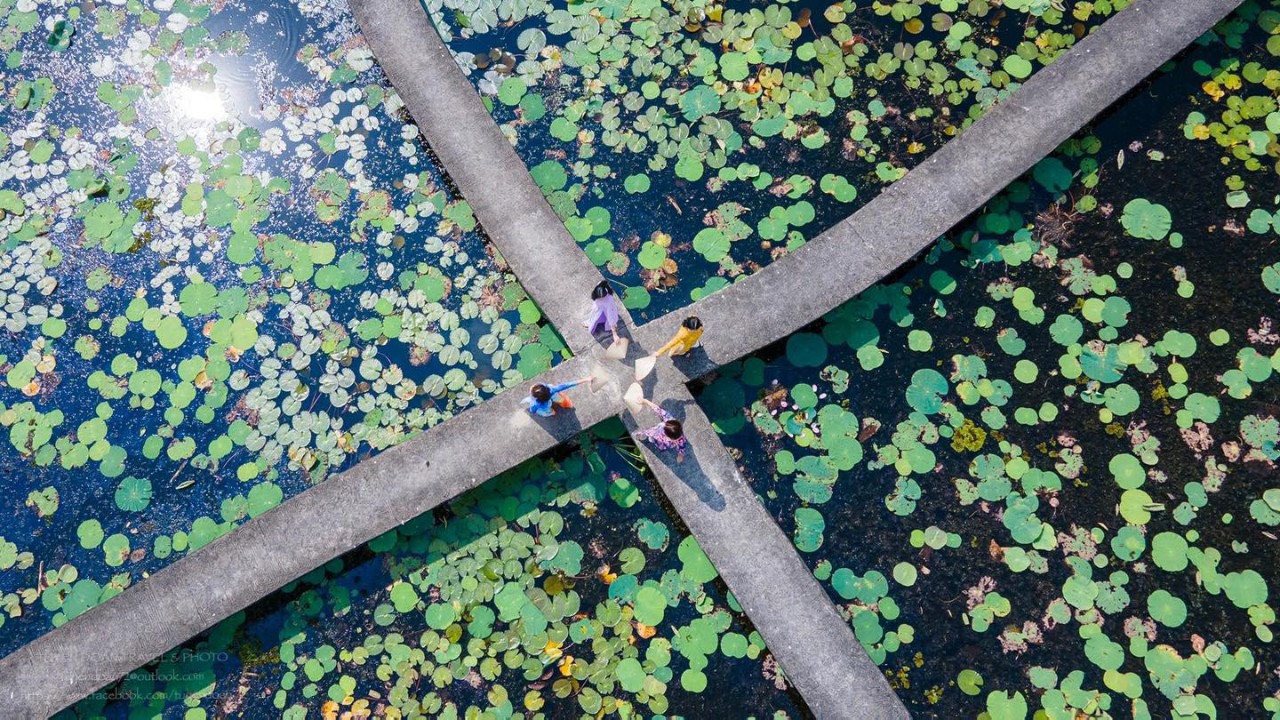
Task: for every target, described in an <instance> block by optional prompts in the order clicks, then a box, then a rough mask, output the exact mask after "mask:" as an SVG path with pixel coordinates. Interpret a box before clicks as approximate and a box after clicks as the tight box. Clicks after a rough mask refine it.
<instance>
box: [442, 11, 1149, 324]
mask: <svg viewBox="0 0 1280 720" xmlns="http://www.w3.org/2000/svg"><path fill="white" fill-rule="evenodd" d="M425 4H426V6H427V7H428V8H429V9H430V10H431V11H432V12H433V13H434V17H435V19H436V23H437V26H438V27H439V28H440V30H441V33H442V34H443V35H444V36H445V37H446V39H447V40H448V41H449V46H450V48H451V49H452V50H453V52H454V53H455V54H456V57H457V60H458V64H459V65H460V66H461V67H462V68H463V69H464V70H466V71H467V72H468V73H469V74H470V76H471V78H472V80H473V81H474V82H475V84H476V87H477V89H478V90H479V92H480V93H481V94H482V96H483V97H484V99H485V102H486V103H488V104H489V106H490V107H491V108H492V111H493V115H494V117H495V119H496V120H498V121H499V123H500V124H501V125H502V127H503V129H504V131H505V132H506V133H507V134H508V135H509V136H510V137H511V138H513V140H515V141H516V150H517V152H518V154H519V155H520V156H521V157H522V158H523V159H524V161H525V163H526V164H527V165H528V166H529V167H530V169H531V170H532V172H533V176H534V178H535V180H537V182H538V184H539V185H540V186H541V188H542V190H543V192H544V193H545V194H546V195H547V197H548V199H549V201H550V202H551V205H552V206H553V207H554V208H555V209H556V211H557V212H558V213H559V214H560V217H561V218H562V219H563V220H564V222H565V226H566V227H567V228H568V229H569V232H570V233H571V234H572V235H573V236H574V237H575V238H576V239H577V240H578V241H579V242H581V243H582V245H583V249H584V250H585V251H586V252H587V254H588V255H589V256H590V257H591V259H592V260H593V261H594V262H595V263H596V264H597V265H599V266H600V267H601V269H602V270H603V271H604V272H605V274H606V277H610V278H611V279H614V280H615V281H616V282H617V283H618V285H619V288H618V289H619V291H620V293H621V294H622V295H623V298H624V300H625V302H626V304H627V306H628V307H630V308H631V310H632V313H633V314H634V315H635V316H636V317H637V318H638V319H642V320H644V319H650V318H653V317H656V316H658V315H661V314H664V313H666V312H669V311H671V310H675V309H677V308H680V307H682V306H683V305H685V304H687V303H688V302H689V301H690V300H697V299H699V298H701V297H703V296H705V295H707V294H709V293H711V292H714V291H716V290H718V289H720V288H723V287H725V286H726V285H727V284H728V283H730V282H732V281H734V280H735V279H741V278H743V277H746V276H747V275H749V274H750V273H751V272H753V271H754V270H756V269H758V268H759V267H761V266H763V265H765V264H767V263H769V262H770V261H771V260H773V259H774V258H777V257H779V256H780V255H782V254H785V253H786V252H787V251H788V250H789V249H792V248H795V247H797V246H799V245H800V244H803V243H804V242H805V241H806V240H807V239H810V238H813V237H815V236H817V235H818V234H819V233H820V232H822V231H823V230H825V229H826V228H828V227H830V226H831V225H834V224H835V223H836V222H838V221H840V220H842V219H844V218H845V217H847V216H848V215H849V214H851V213H852V212H853V211H854V210H856V209H857V208H858V207H860V206H861V205H862V204H863V203H865V202H866V201H867V200H869V199H871V198H872V197H874V196H875V195H876V194H877V193H878V192H879V191H880V190H881V189H883V188H884V187H886V186H887V185H888V184H889V183H892V182H893V181H895V180H897V179H898V178H900V177H902V176H903V175H904V174H906V172H907V170H908V169H909V168H911V167H912V166H914V165H915V164H916V163H917V162H919V160H920V159H922V158H925V157H928V156H929V154H930V153H931V152H933V151H934V150H936V149H937V148H938V147H940V146H941V145H942V143H944V142H945V141H946V140H947V139H948V138H950V137H951V136H954V135H955V134H957V133H958V132H960V131H961V130H962V129H963V128H965V127H967V126H968V124H969V123H971V122H972V121H973V120H974V119H976V118H977V117H979V116H980V115H981V114H982V112H983V111H984V110H985V109H986V108H988V107H990V106H991V105H992V104H993V103H994V102H996V101H997V100H998V99H999V98H1001V97H1003V96H1005V95H1006V94H1007V93H1008V92H1010V91H1011V90H1013V89H1015V88H1017V87H1018V85H1019V84H1020V83H1021V81H1022V80H1024V79H1025V78H1027V77H1028V76H1030V75H1031V74H1032V73H1033V72H1034V71H1035V70H1036V69H1038V68H1040V67H1042V66H1043V65H1044V64H1046V63H1048V62H1051V61H1052V60H1053V58H1055V57H1057V55H1058V54H1059V53H1061V52H1062V51H1063V50H1064V49H1066V48H1069V47H1071V46H1072V45H1073V44H1074V43H1075V42H1076V40H1077V39H1078V38H1080V37H1083V36H1084V35H1085V34H1087V33H1088V32H1089V31H1090V29H1091V28H1093V27H1095V26H1096V25H1098V24H1099V23H1101V22H1102V21H1104V20H1105V19H1106V18H1107V17H1109V16H1110V15H1111V14H1113V13H1114V12H1115V11H1117V10H1119V9H1122V8H1124V7H1126V6H1127V5H1128V4H1129V3H1128V2H1127V0H1114V1H1112V0H1104V1H1102V2H1084V1H1068V2H1050V1H1049V0H1010V1H1007V2H1003V3H1000V2H994V1H989V0H967V1H966V2H957V1H956V0H914V1H913V2H907V1H905V0H897V1H892V0H872V1H871V2H855V1H854V0H845V1H844V2H835V3H832V2H828V1H826V0H798V1H796V2H788V1H787V0H752V1H751V2H741V3H721V2H711V1H708V0H678V1H676V2H671V3H660V2H657V0H623V1H616V0H602V1H601V2H564V1H563V0H555V1H549V0H426V2H425ZM623 288H625V291H623Z"/></svg>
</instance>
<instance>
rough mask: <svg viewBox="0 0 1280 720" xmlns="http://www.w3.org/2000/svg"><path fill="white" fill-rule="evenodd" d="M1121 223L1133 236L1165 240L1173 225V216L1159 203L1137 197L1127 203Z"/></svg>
mask: <svg viewBox="0 0 1280 720" xmlns="http://www.w3.org/2000/svg"><path fill="white" fill-rule="evenodd" d="M1120 224H1121V225H1122V226H1123V227H1124V230H1125V232H1127V233H1129V234H1130V235H1132V236H1133V237H1136V238H1146V239H1148V240H1163V239H1164V238H1165V237H1166V236H1167V235H1168V234H1169V229H1170V228H1171V227H1172V226H1173V216H1172V215H1170V213H1169V209H1168V208H1166V207H1164V206H1163V205H1160V204H1159V203H1153V202H1151V201H1150V200H1147V199H1145V198H1136V199H1134V200H1130V201H1129V202H1128V203H1126V204H1125V206H1124V210H1123V212H1122V214H1121V216H1120Z"/></svg>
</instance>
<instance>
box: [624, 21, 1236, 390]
mask: <svg viewBox="0 0 1280 720" xmlns="http://www.w3.org/2000/svg"><path fill="white" fill-rule="evenodd" d="M1239 4H1240V0H1138V1H1137V2H1135V3H1134V4H1133V5H1131V6H1130V7H1129V8H1127V9H1126V10H1124V11H1122V12H1120V13H1117V14H1116V15H1115V17H1113V18H1111V19H1110V20H1107V21H1106V22H1105V23H1103V24H1102V25H1101V26H1100V27H1099V28H1098V29H1096V30H1095V31H1094V32H1093V34H1091V35H1090V36H1088V37H1087V38H1084V39H1083V40H1081V41H1080V42H1079V43H1077V44H1076V46H1075V47H1074V48H1072V49H1071V50H1070V51H1069V52H1067V53H1064V54H1063V55H1061V56H1060V57H1059V58H1058V60H1057V61H1056V62H1054V63H1053V64H1052V65H1049V66H1048V67H1045V68H1042V69H1041V70H1040V71H1039V72H1037V73H1035V74H1034V75H1032V76H1031V78H1030V79H1028V80H1027V82H1026V83H1024V84H1023V85H1022V87H1020V88H1018V90H1017V91H1015V92H1014V93H1013V95H1012V96H1011V97H1009V98H1008V99H1006V100H1005V101H1003V102H1001V103H999V104H998V105H996V106H995V107H994V108H992V109H991V110H989V111H988V112H987V113H986V114H985V115H983V117H982V119H981V120H979V121H978V122H976V123H974V124H973V125H972V126H971V127H970V128H969V129H968V130H966V131H965V132H964V133H963V134H961V135H960V136H959V137H956V138H953V139H952V140H951V141H949V142H947V143H946V144H945V145H943V146H942V148H941V149H940V150H938V151H937V152H935V153H934V154H933V155H932V156H930V157H929V159H927V160H925V161H924V162H923V163H922V164H920V165H919V166H917V167H916V168H914V169H913V170H911V172H909V173H907V175H906V177H904V178H902V179H901V180H899V181H898V182H896V183H894V184H893V185H892V186H890V187H889V188H888V189H886V190H885V191H884V192H882V193H881V194H880V195H879V196H877V197H876V198H875V199H874V200H872V201H871V202H869V203H867V204H866V205H864V206H863V207H862V209H860V210H859V211H858V212H856V213H854V214H853V215H852V216H850V217H849V218H847V219H846V220H844V221H842V222H840V223H839V224H837V225H835V226H834V227H832V228H831V229H830V230H828V231H827V232H825V233H823V234H822V235H820V236H818V237H817V238H815V239H813V240H811V241H809V243H808V244H807V245H805V246H803V247H801V248H800V249H798V250H796V251H794V252H792V253H791V254H789V255H787V256H785V257H783V258H781V259H779V260H775V261H774V262H772V263H770V264H769V265H768V266H766V267H765V268H764V269H762V270H760V271H759V272H757V273H756V274H755V275H753V276H751V278H749V279H748V281H746V282H739V283H734V284H732V285H730V286H729V287H727V288H725V289H723V290H721V291H719V292H717V293H715V294H714V295H711V296H710V297H707V298H704V299H703V300H701V301H699V302H698V303H696V308H697V312H696V314H697V315H698V316H699V317H700V318H702V320H703V323H704V324H705V325H706V327H708V328H714V330H708V332H707V334H706V336H705V338H704V340H703V344H704V346H705V348H706V354H705V355H700V356H699V358H698V359H696V360H695V359H692V358H691V359H690V361H686V362H685V363H682V364H681V365H680V368H681V369H682V370H683V371H684V372H685V374H686V376H687V377H688V378H690V379H693V378H697V377H701V376H702V375H705V374H706V373H708V372H710V371H711V370H714V369H715V368H716V367H719V366H720V365H723V364H725V363H727V362H730V361H733V360H736V359H737V358H740V357H742V356H743V355H747V354H749V353H751V352H753V351H754V350H755V349H756V348H759V347H762V346H764V345H767V344H769V343H771V342H774V341H776V340H781V339H782V338H784V337H786V336H788V335H790V334H791V333H793V332H795V331H796V330H798V329H800V328H802V327H804V326H805V325H807V324H809V323H810V322H812V321H813V320H814V319H815V318H818V317H821V316H822V315H824V314H825V313H827V312H830V311H831V310H833V309H834V308H836V307H837V306H838V305H840V304H841V303H843V302H844V301H845V300H847V299H848V298H850V297H852V296H854V295H856V294H858V293H860V292H862V291H863V290H865V289H866V288H868V287H870V286H871V285H872V284H874V283H876V282H878V281H879V280H880V278H882V277H884V276H885V275H888V274H889V273H891V272H893V271H894V270H896V269H897V268H898V267H900V266H902V265H903V264H904V263H906V262H907V261H908V260H910V259H911V258H912V257H914V256H915V255H916V254H918V253H920V252H921V251H923V250H924V249H925V248H927V247H929V246H930V245H931V244H933V241H934V240H935V239H937V238H938V237H939V236H941V235H942V234H943V233H945V232H946V231H948V230H950V229H951V228H952V227H955V226H956V225H957V224H959V223H960V222H961V221H963V220H964V219H965V218H966V217H967V216H969V215H970V214H971V213H974V212H976V211H977V210H979V209H980V208H981V207H982V206H983V204H985V203H986V202H987V201H988V200H990V199H991V198H992V197H993V196H994V195H995V194H996V193H998V192H1000V191H1001V190H1003V189H1004V188H1005V187H1006V186H1008V185H1009V183H1011V182H1013V181H1015V180H1017V179H1018V178H1019V177H1020V176H1021V175H1022V174H1023V173H1025V172H1026V171H1027V170H1028V169H1029V168H1030V167H1032V166H1033V165H1035V164H1036V163H1037V162H1039V161H1040V159H1041V158H1043V157H1045V156H1046V155H1048V154H1049V153H1051V152H1053V151H1054V150H1055V149H1056V148H1057V147H1058V145H1060V144H1062V142H1063V141H1065V140H1067V139H1068V138H1070V137H1071V136H1072V135H1074V134H1075V133H1076V132H1077V131H1078V130H1079V129H1080V128H1082V127H1084V126H1085V125H1086V124H1088V123H1089V122H1090V121H1091V120H1093V118H1094V117H1096V116H1097V115H1099V114H1100V113H1102V112H1103V111H1104V110H1106V109H1107V107H1109V106H1110V105H1111V103H1113V102H1115V101H1116V100H1118V99H1120V98H1121V97H1123V96H1124V95H1125V94H1126V93H1128V92H1129V91H1130V90H1132V89H1133V88H1134V87H1135V86H1136V85H1137V84H1138V83H1140V82H1142V80H1143V79H1144V78H1146V77H1147V76H1148V75H1149V74H1151V73H1152V72H1153V71H1155V70H1156V69H1157V68H1159V67H1160V66H1161V65H1163V64H1164V63H1165V62H1166V61H1168V60H1169V59H1170V58H1172V57H1173V56H1174V55H1175V54H1177V53H1178V52H1179V51H1180V50H1182V49H1183V48H1185V47H1187V46H1188V45H1190V44H1191V43H1192V42H1194V41H1195V39H1196V38H1198V37H1199V36H1201V35H1203V34H1204V33H1205V32H1207V31H1208V30H1209V29H1210V28H1212V27H1213V25H1214V23H1216V22H1217V21H1218V20H1220V19H1222V18H1223V17H1226V15H1227V14H1228V13H1230V12H1231V11H1232V10H1233V9H1235V7H1236V6H1237V5H1239ZM688 314H690V313H689V310H687V309H685V310H678V311H676V312H673V313H669V314H668V315H665V316H663V317H661V318H657V319H655V320H653V321H652V322H650V323H648V325H646V330H647V329H648V328H649V327H654V328H655V330H657V334H659V335H664V334H665V335H667V336H668V337H669V336H670V335H671V334H673V333H674V332H675V328H676V327H677V326H679V324H680V321H681V320H683V319H684V317H685V316H686V315H688ZM658 328H660V330H658Z"/></svg>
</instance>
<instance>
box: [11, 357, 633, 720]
mask: <svg viewBox="0 0 1280 720" xmlns="http://www.w3.org/2000/svg"><path fill="white" fill-rule="evenodd" d="M588 362H590V360H589V359H588V358H585V357H582V358H575V359H573V360H570V361H568V362H565V363H563V364H562V365H560V366H558V367H556V368H554V369H552V370H551V371H550V372H548V373H547V374H546V375H544V376H541V379H542V380H543V381H545V382H563V381H564V380H566V379H571V378H575V377H581V376H583V375H587V374H589V372H590V371H589V369H588V368H587V363H588ZM623 390H624V388H620V387H617V386H612V387H605V388H601V389H600V391H599V392H597V393H594V394H592V393H589V392H579V393H576V394H575V395H574V408H575V411H574V412H573V413H572V414H557V416H556V417H555V418H538V419H535V418H534V417H533V416H531V415H530V414H529V413H528V412H526V411H525V410H524V408H523V406H521V405H520V401H521V400H522V399H523V397H524V395H525V394H526V393H523V392H521V391H519V390H514V389H513V390H511V391H509V392H505V393H503V394H501V395H499V396H497V397H496V398H494V399H492V400H490V401H488V402H486V403H484V404H483V405H480V406H478V407H476V408H473V409H471V410H468V411H467V412H464V413H462V414H461V415H458V416H457V417H455V418H453V419H451V420H449V421H447V422H445V423H442V424H440V425H437V426H435V427H433V428H431V429H429V430H426V431H424V432H423V433H422V434H421V435H420V436H418V437H416V438H414V439H413V440H410V441H408V442H405V443H403V444H401V445H398V446H396V447H394V448H392V449H390V450H386V451H383V452H382V453H379V454H378V455H376V456H374V457H372V458H370V459H368V460H365V461H363V462H361V463H360V464H359V465H357V466H355V467H354V468H352V469H351V470H348V471H347V472H344V473H342V474H341V475H337V476H335V477H332V478H330V479H328V480H326V481H325V482H323V483H321V484H320V485H317V486H315V487H313V488H311V489H309V490H307V491H305V492H303V493H301V494H300V495H297V496H295V497H293V498H292V499H290V500H289V501H288V502H286V503H283V504H281V505H279V506H278V507H276V508H273V509H272V510H270V511H268V512H266V513H264V514H262V515H261V516H259V517H257V518H255V519H253V520H251V521H249V522H247V523H245V524H244V525H242V526H240V527H239V528H238V529H236V530H235V531H234V532H232V533H230V534H228V535H224V536H223V537H221V538H219V539H217V540H215V541H214V542H212V543H210V544H209V545H207V546H206V547H204V548H201V549H200V550H199V551H197V552H194V553H192V554H190V555H187V556H186V557H184V558H182V559H181V560H178V561H177V562H175V563H173V564H172V565H170V566H168V567H166V568H164V569H163V570H161V571H160V572H158V573H156V574H154V575H152V576H151V577H149V578H147V579H145V580H143V581H141V582H139V583H137V584H135V585H134V586H133V587H131V588H129V589H128V590H126V591H125V592H123V593H122V594H120V595H119V596H118V597H116V598H114V599H112V600H111V601H110V602H106V603H103V604H102V605H99V606H98V607H95V608H93V609H92V610H90V611H89V612H87V613H85V614H84V615H82V616H80V617H78V618H76V619H75V620H72V621H71V622H68V623H67V624H65V625H63V626H62V627H60V628H57V629H55V630H52V631H50V632H48V633H46V634H45V635H43V636H41V637H39V638H37V639H36V640H34V641H33V642H31V643H29V644H27V645H25V646H23V647H22V648H20V649H19V650H17V651H16V652H14V653H13V654H11V655H9V656H7V657H5V658H4V659H3V660H0V718H3V719H4V720H10V719H11V718H15V719H16V718H21V719H23V720H26V719H28V718H43V717H46V716H48V715H52V714H53V713H55V712H57V711H58V710H61V709H62V708H64V707H66V706H68V705H70V704H72V703H74V702H76V701H77V700H79V699H80V698H82V697H84V696H86V695H88V694H89V693H91V692H93V691H94V690H97V689H98V688H100V687H103V686H104V685H106V684H108V683H111V682H113V681H115V680H117V679H119V678H120V677H122V676H124V675H125V674H127V673H128V672H130V671H131V670H133V669H135V668H137V667H140V666H142V665H145V664H146V663H148V662H150V661H151V660H152V659H153V658H155V657H157V656H159V655H160V654H162V653H164V652H166V651H168V650H171V649H173V648H175V647H177V646H179V645H181V644H182V643H183V642H186V641H187V640H188V639H189V638H191V637H193V636H195V635H197V634H199V633H200V632H202V631H204V630H206V629H207V628H209V627H211V626H213V625H214V624H216V623H217V622H219V621H221V620H223V619H224V618H226V617H228V616H230V615H231V614H233V613H235V612H238V611H240V610H243V609H244V608H246V607H248V606H249V605H251V604H253V603H254V602H256V601H258V600H261V599H262V598H264V597H266V596H267V595H269V594H270V593H272V592H274V591H276V590H278V589H279V588H280V587H281V586H282V585H284V584H286V583H288V582H290V581H292V580H294V579H296V578H298V577H300V576H302V575H303V574H305V573H307V572H310V571H311V570H314V569H315V568H317V567H319V566H321V565H323V564H324V563H326V562H328V561H329V560H332V559H333V558H335V557H338V556H339V555H342V554H343V553H346V552H348V551H350V550H352V549H354V548H356V547H359V546H360V545H362V544H364V543H366V542H368V541H369V540H371V539H373V538H375V537H377V536H378V535H381V534H382V533H384V532H386V531H387V530H390V529H392V528H394V527H396V526H398V525H401V524H403V523H405V522H408V521H409V520H412V519H413V518H415V517H418V516H419V515H421V514H423V513H425V512H427V511H429V510H431V509H432V508H434V507H436V506H438V505H441V504H443V503H446V502H448V501H449V500H450V499H452V498H454V497H455V496H457V495H459V494H461V493H463V492H466V491H467V490H470V489H471V488H474V487H476V486H478V485H480V484H482V483H484V482H485V481H486V480H488V479H489V478H491V477H493V476H495V475H497V474H499V473H501V472H503V471H505V470H507V469H509V468H511V467H512V466H514V465H516V464H517V463H519V462H521V461H523V460H524V459H526V458H530V457H534V456H536V455H538V454H540V453H543V452H546V451H547V450H550V449H552V448H554V447H555V446H556V445H559V444H560V443H563V442H565V441H568V440H572V439H573V438H575V437H576V436H577V435H578V434H579V433H580V432H581V431H583V430H585V429H587V428H590V427H592V426H593V425H595V424H597V423H599V422H602V421H604V420H606V419H608V418H610V417H616V416H617V415H618V414H619V413H620V412H622V411H623V409H624V408H623V407H622V400H621V397H622V392H623ZM477 438H488V440H486V441H485V442H477V441H476V440H477ZM357 508H358V512H353V511H352V510H353V509H357Z"/></svg>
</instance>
